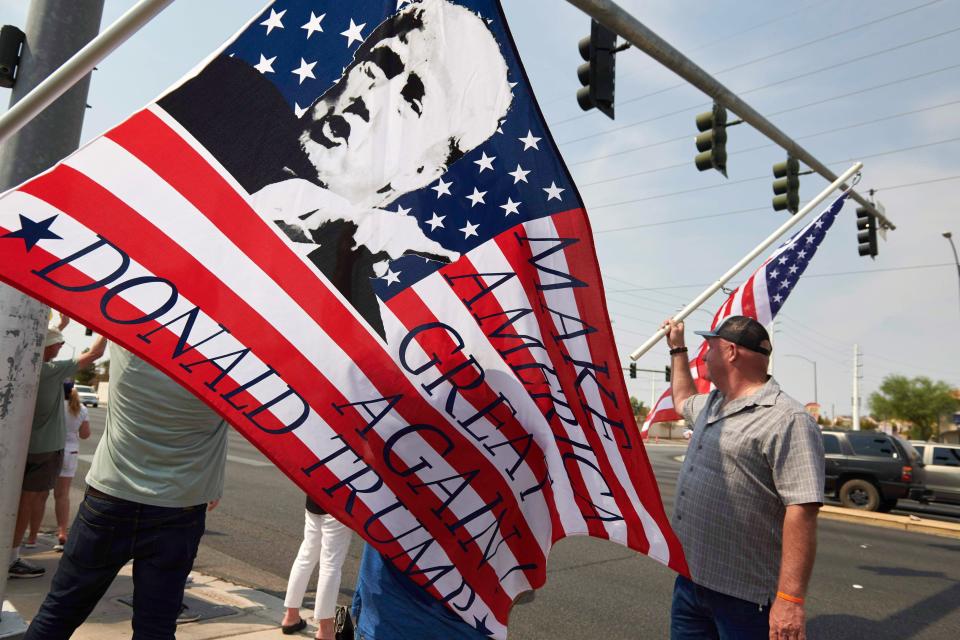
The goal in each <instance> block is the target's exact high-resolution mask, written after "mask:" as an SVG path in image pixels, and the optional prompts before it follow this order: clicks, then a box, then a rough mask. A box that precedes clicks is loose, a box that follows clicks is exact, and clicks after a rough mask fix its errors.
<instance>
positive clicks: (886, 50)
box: [558, 27, 960, 145]
mask: <svg viewBox="0 0 960 640" xmlns="http://www.w3.org/2000/svg"><path fill="white" fill-rule="evenodd" d="M958 30H960V27H955V28H953V29H950V30H948V31H944V32H941V33H938V34H935V35H933V36H925V37H923V38H920V39H918V40H914V41H911V42H908V43H904V44H901V45H896V46H893V47H890V48H887V49H881V50H879V51H874V52H873V53H870V54H867V55H866V56H860V57H858V58H854V59H852V60H846V61H843V62H840V63H837V64H835V65H831V66H828V67H821V68H820V69H816V70H814V71H808V72H805V73H801V74H799V75H796V76H792V77H790V78H784V79H781V80H777V81H775V82H771V83H769V84H765V85H760V86H758V87H754V88H752V89H747V90H746V91H741V92H739V95H746V94H748V93H755V92H757V91H760V90H763V89H768V88H770V87H773V86H777V85H779V84H783V83H784V82H789V81H791V80H796V79H798V78H804V77H806V76H809V75H813V74H815V73H820V72H822V71H827V70H831V69H836V68H838V67H841V66H844V65H847V64H851V63H852V62H857V61H860V60H863V59H865V58H870V57H873V56H876V55H880V54H883V53H887V52H890V51H895V50H897V49H902V48H904V47H906V46H912V45H914V44H918V43H921V42H925V41H927V40H930V39H932V38H939V37H941V36H943V35H947V34H949V33H954V32H955V31H958ZM958 66H960V65H957V64H954V65H950V66H947V67H943V68H941V69H936V70H934V71H929V72H925V73H920V74H916V75H913V76H908V77H907V78H903V79H900V80H895V81H892V82H888V83H883V84H880V85H876V86H875V87H871V88H869V89H861V90H858V91H854V92H851V93H847V94H843V95H841V96H837V97H835V98H827V99H825V100H818V101H815V102H810V103H807V104H805V105H800V106H795V107H790V108H788V109H783V110H781V111H776V112H774V113H772V114H768V115H767V117H768V118H769V117H773V116H776V115H781V114H784V113H789V112H791V111H796V110H797V109H800V108H806V107H809V106H813V105H817V104H823V103H824V102H830V101H831V100H836V99H839V98H844V97H847V96H851V95H856V94H858V93H864V92H865V91H871V90H873V89H878V88H882V87H886V86H889V85H891V84H897V83H898V82H905V81H907V80H913V79H916V78H922V77H925V76H928V75H932V74H934V73H939V72H941V71H946V70H949V69H954V68H956V67H958ZM712 104H713V102H699V103H697V104H695V105H692V106H689V107H685V108H683V109H678V110H676V111H671V112H669V113H664V114H661V115H659V116H654V117H652V118H647V119H646V120H639V121H637V122H632V123H630V124H625V125H622V126H619V127H613V128H610V129H607V130H606V131H599V132H596V133H593V134H591V135H588V136H581V137H579V138H573V139H571V140H564V141H563V142H559V143H558V144H559V145H567V144H573V143H576V142H582V141H584V140H592V139H594V138H596V137H598V136H605V135H607V134H610V133H616V132H617V131H623V130H624V129H629V128H632V127H636V126H639V125H641V124H648V123H650V122H654V121H656V120H662V119H663V118H668V117H670V116H673V115H677V114H678V113H684V112H686V111H690V110H692V109H702V108H704V107H708V106H710V105H712Z"/></svg>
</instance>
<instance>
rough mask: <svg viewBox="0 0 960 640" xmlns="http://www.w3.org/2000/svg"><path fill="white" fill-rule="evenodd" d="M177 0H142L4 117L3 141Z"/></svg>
mask: <svg viewBox="0 0 960 640" xmlns="http://www.w3.org/2000/svg"><path fill="white" fill-rule="evenodd" d="M172 2H173V0H140V2H138V3H137V4H136V5H134V6H133V7H132V8H131V9H130V10H129V11H127V12H126V13H125V14H123V15H122V16H120V18H118V19H117V21H116V22H114V23H113V24H112V25H110V26H109V27H107V28H106V29H105V30H104V31H103V32H102V33H101V34H100V35H98V36H97V37H96V38H94V39H93V40H91V41H90V42H89V43H88V44H87V45H86V46H85V47H83V48H82V49H80V51H77V53H75V54H74V55H73V57H71V58H70V59H69V60H67V61H66V62H65V63H63V66H61V67H60V68H59V69H57V70H56V71H54V72H53V73H51V74H50V75H49V76H47V78H46V79H45V80H44V81H43V82H41V83H40V84H38V85H37V86H36V88H35V89H34V90H33V91H31V92H30V93H28V94H27V95H25V96H24V97H23V99H21V100H20V101H19V102H17V104H15V105H14V106H12V107H10V109H9V110H8V111H7V112H6V113H5V114H3V115H2V116H0V144H2V143H3V142H5V141H6V140H7V138H9V137H10V136H11V135H13V134H14V133H16V132H17V131H18V130H19V129H20V128H21V127H23V126H24V125H25V124H27V123H28V122H30V121H31V120H32V119H33V118H34V117H36V116H37V115H38V114H39V113H40V112H41V111H43V110H44V109H46V108H47V107H48V106H50V104H51V103H52V102H53V101H54V100H56V99H57V98H59V97H60V96H61V95H63V94H64V93H66V92H67V91H68V90H69V89H70V87H72V86H73V85H75V84H76V83H77V82H79V81H80V80H81V79H82V78H83V77H84V76H86V75H87V74H88V73H90V72H91V71H93V68H94V67H95V66H96V65H97V64H98V63H99V62H100V61H101V60H103V59H104V58H105V57H107V56H108V55H109V54H110V52H112V51H113V50H114V49H116V48H117V47H118V46H120V45H121V44H123V43H124V42H125V41H126V40H127V39H128V38H129V37H130V36H132V35H133V34H134V33H136V32H137V31H139V30H140V28H141V27H143V26H144V25H145V24H147V23H148V22H150V20H152V19H153V18H154V17H155V16H156V15H157V14H158V13H160V12H161V11H163V10H164V9H166V8H167V7H168V6H169V5H170V4H171V3H172Z"/></svg>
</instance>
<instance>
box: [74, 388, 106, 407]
mask: <svg viewBox="0 0 960 640" xmlns="http://www.w3.org/2000/svg"><path fill="white" fill-rule="evenodd" d="M73 388H74V389H76V390H77V395H78V396H80V402H82V403H83V404H84V405H85V406H87V407H96V406H97V405H98V404H100V398H98V397H97V392H96V391H94V390H93V387H89V386H87V385H85V384H75V385H73Z"/></svg>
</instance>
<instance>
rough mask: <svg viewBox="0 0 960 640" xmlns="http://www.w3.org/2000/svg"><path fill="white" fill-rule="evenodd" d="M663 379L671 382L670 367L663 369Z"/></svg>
mask: <svg viewBox="0 0 960 640" xmlns="http://www.w3.org/2000/svg"><path fill="white" fill-rule="evenodd" d="M663 377H664V378H666V380H667V382H670V365H667V366H665V367H664V368H663Z"/></svg>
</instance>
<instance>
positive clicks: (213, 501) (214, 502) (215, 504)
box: [207, 498, 220, 511]
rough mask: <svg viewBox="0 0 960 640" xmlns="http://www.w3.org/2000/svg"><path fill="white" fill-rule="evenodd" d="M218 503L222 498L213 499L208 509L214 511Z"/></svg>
mask: <svg viewBox="0 0 960 640" xmlns="http://www.w3.org/2000/svg"><path fill="white" fill-rule="evenodd" d="M218 504H220V498H217V499H216V500H211V501H210V502H208V503H207V511H213V510H214V509H216V508H217V505H218Z"/></svg>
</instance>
